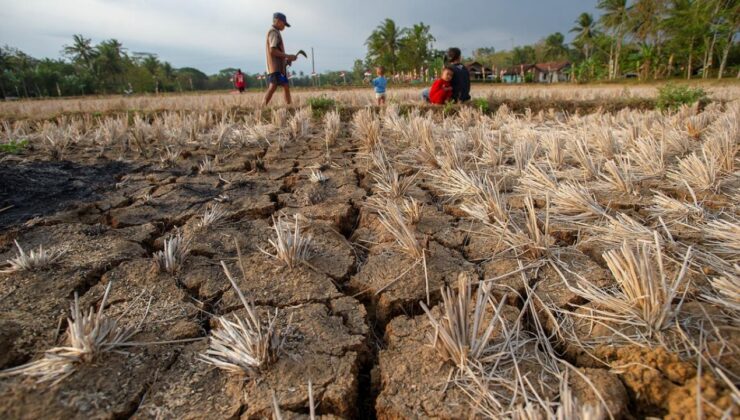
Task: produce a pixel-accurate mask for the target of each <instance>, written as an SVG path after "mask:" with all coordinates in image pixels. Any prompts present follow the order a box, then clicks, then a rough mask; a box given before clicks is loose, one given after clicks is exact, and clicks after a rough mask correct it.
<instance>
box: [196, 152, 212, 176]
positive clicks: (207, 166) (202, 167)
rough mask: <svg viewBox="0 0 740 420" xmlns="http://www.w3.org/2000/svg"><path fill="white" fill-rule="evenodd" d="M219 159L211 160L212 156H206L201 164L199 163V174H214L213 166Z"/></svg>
mask: <svg viewBox="0 0 740 420" xmlns="http://www.w3.org/2000/svg"><path fill="white" fill-rule="evenodd" d="M215 161H217V159H213V160H211V158H210V156H208V155H206V156H205V157H204V158H203V160H202V161H200V163H198V172H199V173H201V174H210V173H213V164H214V162H215Z"/></svg>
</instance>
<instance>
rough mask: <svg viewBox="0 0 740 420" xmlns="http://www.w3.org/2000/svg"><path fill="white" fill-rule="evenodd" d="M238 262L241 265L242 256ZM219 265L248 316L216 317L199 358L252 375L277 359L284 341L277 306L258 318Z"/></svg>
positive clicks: (242, 373)
mask: <svg viewBox="0 0 740 420" xmlns="http://www.w3.org/2000/svg"><path fill="white" fill-rule="evenodd" d="M239 264H240V266H241V256H240V261H239ZM221 267H223V270H224V273H225V274H226V277H227V278H228V279H229V282H230V283H231V286H232V287H233V288H234V291H235V292H236V294H237V296H239V300H240V301H241V302H242V305H243V306H244V310H245V311H246V313H247V316H246V317H241V316H238V315H233V319H234V320H233V321H231V320H229V319H228V317H227V316H219V317H216V321H217V322H218V327H217V328H216V329H214V330H213V331H211V337H210V338H209V343H208V349H207V350H206V352H205V353H204V354H202V355H201V356H200V359H201V360H202V361H204V362H206V363H209V364H212V365H214V366H216V367H218V368H220V369H224V370H227V371H229V372H232V373H236V374H239V375H246V376H247V377H253V376H254V375H255V374H257V373H258V372H259V371H260V370H262V369H264V368H266V367H267V366H269V365H271V364H272V363H274V362H275V361H276V360H277V359H278V356H279V354H280V352H281V349H282V347H283V344H284V343H285V334H284V330H281V329H279V328H278V325H277V319H278V309H277V308H276V309H275V312H274V313H273V314H271V315H270V314H268V316H267V319H266V320H264V321H263V320H262V319H260V317H259V314H258V312H257V309H256V308H255V306H254V303H252V302H247V299H246V298H245V297H244V294H242V292H241V290H240V289H239V286H238V285H237V284H236V281H234V278H233V277H232V276H231V273H230V272H229V269H228V267H226V264H225V263H224V262H223V261H221ZM243 272H244V268H243V267H242V273H243Z"/></svg>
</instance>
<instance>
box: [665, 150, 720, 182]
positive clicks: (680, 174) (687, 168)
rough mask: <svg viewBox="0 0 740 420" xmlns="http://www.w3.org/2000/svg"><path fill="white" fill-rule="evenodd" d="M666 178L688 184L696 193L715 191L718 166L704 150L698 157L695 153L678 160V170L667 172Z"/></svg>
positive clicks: (717, 180)
mask: <svg viewBox="0 0 740 420" xmlns="http://www.w3.org/2000/svg"><path fill="white" fill-rule="evenodd" d="M668 177H669V178H671V179H673V180H674V181H678V182H679V183H681V184H684V183H686V184H689V185H690V186H691V187H693V188H694V189H696V190H698V191H709V190H712V191H715V190H717V188H718V187H719V166H718V165H717V161H716V160H715V158H714V157H713V156H712V155H708V154H707V151H706V149H703V150H702V155H701V157H699V155H697V154H696V153H692V154H691V155H689V156H687V157H685V158H683V159H680V160H679V161H678V168H676V169H674V170H671V171H669V172H668Z"/></svg>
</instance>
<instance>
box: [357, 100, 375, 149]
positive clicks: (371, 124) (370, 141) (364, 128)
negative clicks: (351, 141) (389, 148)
mask: <svg viewBox="0 0 740 420" xmlns="http://www.w3.org/2000/svg"><path fill="white" fill-rule="evenodd" d="M352 135H353V136H354V137H355V138H357V139H359V140H361V141H362V142H363V144H364V145H365V148H366V149H368V150H374V149H375V147H376V145H378V144H379V143H380V120H378V119H377V118H375V115H374V114H373V111H372V110H371V109H369V108H367V109H363V110H360V111H357V112H355V115H354V117H352Z"/></svg>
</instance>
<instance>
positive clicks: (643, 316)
mask: <svg viewBox="0 0 740 420" xmlns="http://www.w3.org/2000/svg"><path fill="white" fill-rule="evenodd" d="M603 257H604V260H606V263H607V266H608V267H609V270H610V271H611V272H612V275H613V276H614V279H615V280H616V282H617V286H618V287H616V288H611V289H606V290H605V289H602V288H599V287H597V286H596V285H594V284H593V283H591V282H589V281H588V280H587V279H585V278H582V277H581V278H580V280H579V281H578V282H577V283H576V284H571V283H569V282H568V280H567V279H566V278H565V277H563V281H564V282H565V284H566V285H567V287H568V289H570V290H571V291H572V292H574V293H576V294H577V295H579V296H581V297H582V298H584V299H587V300H588V301H590V302H591V303H592V305H593V306H592V308H591V311H589V312H587V313H584V314H580V315H578V316H579V317H583V318H585V319H587V320H589V321H592V322H597V323H600V324H603V325H605V326H606V327H607V328H609V329H611V330H612V331H613V332H614V333H615V334H616V336H615V339H616V338H617V337H621V338H625V339H627V340H628V341H631V342H636V343H638V344H639V343H645V342H650V340H651V339H658V340H660V333H661V332H663V331H664V330H666V329H668V328H669V327H671V326H672V325H673V322H674V319H676V316H677V315H678V313H679V311H680V307H681V303H682V302H683V299H681V300H680V302H679V303H678V304H676V300H677V298H679V296H680V294H681V293H682V291H683V293H686V292H685V291H686V290H687V282H688V277H687V276H686V273H687V268H688V265H689V262H690V259H691V248H689V249H688V250H687V252H686V254H685V256H684V259H683V264H682V266H681V268H680V269H679V270H677V271H676V272H675V275H674V276H673V277H672V278H669V277H668V274H667V273H666V270H665V268H664V260H663V253H662V250H661V242H660V240H659V236H658V233H657V232H653V241H652V243H649V242H645V241H634V240H633V241H624V242H623V243H622V246H621V247H620V248H619V249H615V250H610V251H607V252H605V253H604V254H603ZM573 315H574V316H575V314H573ZM615 326H616V328H618V326H630V327H632V329H633V330H635V331H633V332H630V331H629V330H625V331H620V330H618V329H616V328H615Z"/></svg>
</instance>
